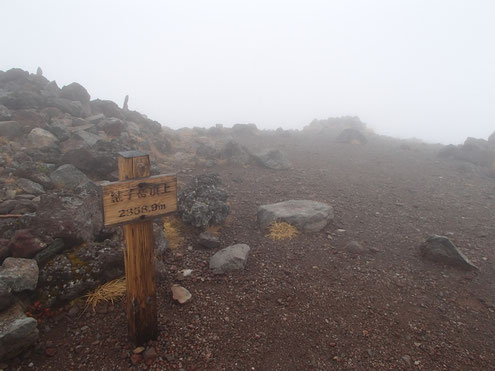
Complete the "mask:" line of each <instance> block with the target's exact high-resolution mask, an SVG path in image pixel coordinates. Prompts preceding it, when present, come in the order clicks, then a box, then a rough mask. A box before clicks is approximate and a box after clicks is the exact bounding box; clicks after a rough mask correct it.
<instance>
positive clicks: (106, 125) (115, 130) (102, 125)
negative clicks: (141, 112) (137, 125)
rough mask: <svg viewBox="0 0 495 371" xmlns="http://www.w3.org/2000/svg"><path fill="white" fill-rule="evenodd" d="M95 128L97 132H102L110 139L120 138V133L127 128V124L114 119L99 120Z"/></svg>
mask: <svg viewBox="0 0 495 371" xmlns="http://www.w3.org/2000/svg"><path fill="white" fill-rule="evenodd" d="M97 126H98V129H99V130H102V131H104V132H105V134H106V135H108V136H110V137H120V135H121V134H122V132H123V131H125V129H126V128H127V124H126V123H125V122H124V121H122V120H121V119H118V118H116V117H110V118H107V119H104V120H101V121H100V122H99V123H98V125H97Z"/></svg>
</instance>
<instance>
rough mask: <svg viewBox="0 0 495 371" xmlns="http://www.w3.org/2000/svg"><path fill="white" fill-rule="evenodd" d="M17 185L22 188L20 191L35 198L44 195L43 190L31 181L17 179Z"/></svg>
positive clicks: (39, 185)
mask: <svg viewBox="0 0 495 371" xmlns="http://www.w3.org/2000/svg"><path fill="white" fill-rule="evenodd" d="M17 185H18V186H19V187H21V188H22V190H23V191H24V192H26V193H30V194H33V195H36V196H39V195H42V194H43V193H45V189H44V188H43V186H42V185H41V184H38V183H35V182H33V181H32V180H29V179H25V178H20V179H17Z"/></svg>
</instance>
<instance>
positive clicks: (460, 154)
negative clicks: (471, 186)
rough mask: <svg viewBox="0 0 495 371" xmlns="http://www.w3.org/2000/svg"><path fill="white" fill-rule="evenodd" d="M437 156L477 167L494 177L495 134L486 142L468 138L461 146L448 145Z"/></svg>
mask: <svg viewBox="0 0 495 371" xmlns="http://www.w3.org/2000/svg"><path fill="white" fill-rule="evenodd" d="M438 156H439V157H442V158H446V159H451V160H458V161H462V162H465V163H467V164H471V165H475V166H478V167H480V168H482V169H484V170H485V172H486V174H487V175H489V176H491V177H495V132H494V133H493V134H491V135H490V136H489V137H488V139H487V140H486V139H477V138H471V137H469V138H467V139H466V140H465V141H464V143H463V144H460V145H457V146H456V145H453V144H449V145H447V146H445V147H443V148H442V149H440V151H439V152H438Z"/></svg>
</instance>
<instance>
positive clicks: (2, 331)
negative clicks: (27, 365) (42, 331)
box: [0, 304, 39, 360]
mask: <svg viewBox="0 0 495 371" xmlns="http://www.w3.org/2000/svg"><path fill="white" fill-rule="evenodd" d="M38 334H39V332H38V322H37V321H36V320H35V319H34V318H32V317H27V316H26V315H25V314H24V311H23V310H22V308H21V306H20V304H16V305H13V306H11V307H10V308H9V309H7V310H6V311H4V312H2V313H0V359H1V360H6V359H10V358H13V357H15V356H17V355H19V354H20V353H22V352H23V351H24V350H26V349H28V348H29V347H31V346H32V345H33V344H34V343H36V341H37V340H38Z"/></svg>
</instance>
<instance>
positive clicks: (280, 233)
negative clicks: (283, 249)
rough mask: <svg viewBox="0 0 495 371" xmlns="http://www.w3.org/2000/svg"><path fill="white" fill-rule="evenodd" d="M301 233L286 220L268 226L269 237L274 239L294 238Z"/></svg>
mask: <svg viewBox="0 0 495 371" xmlns="http://www.w3.org/2000/svg"><path fill="white" fill-rule="evenodd" d="M298 234H299V231H298V230H297V228H296V227H294V226H293V225H290V224H289V223H286V222H275V223H272V224H271V225H270V226H269V227H268V234H267V235H266V236H267V237H268V238H270V239H272V240H292V239H293V238H294V237H296V236H297V235H298Z"/></svg>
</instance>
